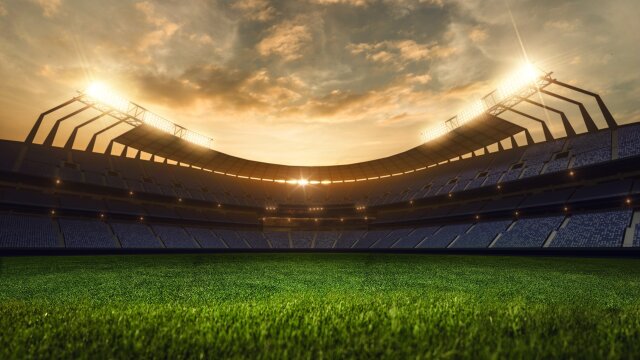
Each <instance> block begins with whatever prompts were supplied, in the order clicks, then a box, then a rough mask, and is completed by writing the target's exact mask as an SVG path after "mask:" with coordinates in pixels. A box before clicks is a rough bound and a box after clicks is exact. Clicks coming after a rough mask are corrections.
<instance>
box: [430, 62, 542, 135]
mask: <svg viewBox="0 0 640 360" xmlns="http://www.w3.org/2000/svg"><path fill="white" fill-rule="evenodd" d="M539 77H540V71H539V70H538V69H536V68H535V67H534V66H533V65H532V64H531V63H525V64H524V65H523V66H522V67H521V68H520V69H519V70H518V71H516V72H514V73H513V74H511V75H510V76H509V77H507V79H506V80H504V81H503V82H502V83H501V84H500V86H498V88H497V89H496V90H495V91H493V92H492V93H490V95H493V98H494V100H495V101H496V102H500V101H503V100H505V99H507V98H509V97H511V96H513V95H515V94H517V93H518V92H519V91H522V90H523V89H524V88H526V87H528V86H532V85H535V83H536V81H537V79H538V78H539ZM490 95H487V96H490ZM491 106H492V105H488V104H487V102H486V101H485V100H478V101H475V102H474V103H472V104H471V105H469V106H467V107H466V108H464V109H463V110H462V111H461V112H460V113H459V114H458V115H456V116H454V117H453V118H451V119H449V120H447V121H445V122H444V123H439V124H437V125H435V126H433V127H431V128H429V129H427V130H425V131H424V132H423V133H422V139H423V141H424V142H429V141H431V140H433V139H436V138H439V137H441V136H443V135H445V134H447V133H448V132H450V131H452V130H454V129H456V128H458V127H459V126H461V125H464V124H466V123H468V122H470V121H472V120H474V119H477V118H478V117H479V116H481V115H483V114H484V113H485V112H486V111H487V110H489V109H490V107H491Z"/></svg>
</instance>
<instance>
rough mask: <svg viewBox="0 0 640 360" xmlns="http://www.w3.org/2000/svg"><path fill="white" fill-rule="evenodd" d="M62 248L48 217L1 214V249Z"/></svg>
mask: <svg viewBox="0 0 640 360" xmlns="http://www.w3.org/2000/svg"><path fill="white" fill-rule="evenodd" d="M58 246H60V245H59V243H58V233H57V231H56V229H55V226H54V224H53V221H52V220H51V218H50V217H46V216H33V215H19V214H0V247H2V248H54V247H58Z"/></svg>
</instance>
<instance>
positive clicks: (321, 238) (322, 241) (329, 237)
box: [315, 231, 340, 249]
mask: <svg viewBox="0 0 640 360" xmlns="http://www.w3.org/2000/svg"><path fill="white" fill-rule="evenodd" d="M339 236H340V233H339V232H337V231H320V232H318V233H317V234H316V243H315V248H316V249H331V248H333V246H334V245H335V243H336V241H338V237H339Z"/></svg>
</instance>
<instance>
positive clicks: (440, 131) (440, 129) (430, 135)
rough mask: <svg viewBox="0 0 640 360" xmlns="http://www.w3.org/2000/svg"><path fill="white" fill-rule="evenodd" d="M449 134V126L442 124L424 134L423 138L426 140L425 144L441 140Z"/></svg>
mask: <svg viewBox="0 0 640 360" xmlns="http://www.w3.org/2000/svg"><path fill="white" fill-rule="evenodd" d="M447 132H449V129H447V126H446V125H445V124H444V123H440V124H438V125H436V126H434V127H432V128H430V129H428V130H426V131H425V132H424V133H422V137H423V139H424V142H427V141H431V140H433V139H436V138H439V137H440V136H442V135H444V134H446V133H447Z"/></svg>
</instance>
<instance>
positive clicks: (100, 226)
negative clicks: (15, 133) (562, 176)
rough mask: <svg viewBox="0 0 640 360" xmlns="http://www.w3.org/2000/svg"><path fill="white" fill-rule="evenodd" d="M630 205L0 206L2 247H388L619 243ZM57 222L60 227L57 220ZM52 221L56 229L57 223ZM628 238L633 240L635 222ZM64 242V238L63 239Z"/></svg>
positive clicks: (637, 242) (639, 243)
mask: <svg viewBox="0 0 640 360" xmlns="http://www.w3.org/2000/svg"><path fill="white" fill-rule="evenodd" d="M632 213H633V211H632V210H631V209H618V210H606V211H594V212H582V213H576V214H573V215H569V216H566V217H565V216H564V215H554V216H544V217H532V218H523V219H517V220H492V221H479V222H476V223H468V222H463V223H455V224H444V225H432V226H425V227H412V228H402V229H388V230H387V229H379V230H369V231H364V230H343V231H264V232H261V231H252V230H237V229H218V228H206V227H192V226H179V225H167V224H146V223H141V222H138V223H134V222H118V221H108V222H107V221H100V220H96V219H85V218H66V217H62V218H55V217H47V216H36V215H28V214H16V213H2V214H0V247H2V248H33V247H36V248H54V247H61V246H65V247H67V248H119V247H122V248H162V247H165V248H199V247H202V248H228V249H245V248H254V249H268V248H273V249H291V248H336V249H347V248H353V249H369V248H379V249H391V248H405V249H411V248H446V247H449V248H487V247H495V248H517V247H538V248H539V247H542V246H551V247H620V246H622V244H623V239H624V236H625V232H626V231H627V230H628V228H629V226H630V225H631V224H630V222H631V216H632ZM58 226H59V227H58ZM58 229H59V230H58ZM634 230H635V237H634V240H633V246H640V240H639V239H640V233H639V231H638V226H637V225H636V226H635V228H634ZM63 244H64V245H63Z"/></svg>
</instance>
